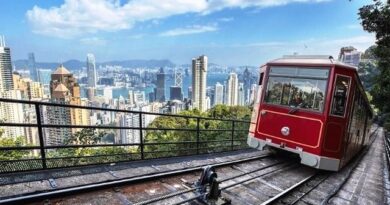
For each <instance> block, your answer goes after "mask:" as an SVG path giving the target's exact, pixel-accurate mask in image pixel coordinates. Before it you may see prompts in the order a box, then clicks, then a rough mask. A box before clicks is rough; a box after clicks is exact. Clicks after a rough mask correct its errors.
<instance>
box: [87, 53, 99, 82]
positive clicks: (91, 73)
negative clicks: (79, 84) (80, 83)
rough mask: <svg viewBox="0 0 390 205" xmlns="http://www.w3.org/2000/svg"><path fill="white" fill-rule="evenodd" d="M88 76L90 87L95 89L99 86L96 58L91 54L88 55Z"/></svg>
mask: <svg viewBox="0 0 390 205" xmlns="http://www.w3.org/2000/svg"><path fill="white" fill-rule="evenodd" d="M87 75H88V87H91V88H94V87H96V84H97V74H96V62H95V56H94V55H93V54H91V53H89V54H87Z"/></svg>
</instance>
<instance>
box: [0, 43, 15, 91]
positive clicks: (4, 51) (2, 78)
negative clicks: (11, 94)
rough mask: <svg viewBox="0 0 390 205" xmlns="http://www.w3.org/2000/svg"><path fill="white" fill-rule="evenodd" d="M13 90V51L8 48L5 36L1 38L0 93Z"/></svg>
mask: <svg viewBox="0 0 390 205" xmlns="http://www.w3.org/2000/svg"><path fill="white" fill-rule="evenodd" d="M13 89H14V84H13V81H12V64H11V50H10V48H8V47H6V45H5V39H4V36H3V37H1V36H0V92H3V91H7V90H13Z"/></svg>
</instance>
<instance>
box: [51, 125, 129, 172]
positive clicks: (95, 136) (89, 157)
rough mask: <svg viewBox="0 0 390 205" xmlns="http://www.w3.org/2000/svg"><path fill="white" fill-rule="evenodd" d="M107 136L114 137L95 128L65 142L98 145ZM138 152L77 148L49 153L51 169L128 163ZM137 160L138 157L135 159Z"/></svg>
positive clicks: (119, 148)
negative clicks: (120, 162)
mask: <svg viewBox="0 0 390 205" xmlns="http://www.w3.org/2000/svg"><path fill="white" fill-rule="evenodd" d="M107 135H112V133H108V132H105V131H97V130H96V129H93V128H85V129H82V130H80V131H77V132H75V133H74V134H73V135H71V136H70V137H69V138H67V139H66V140H64V144H65V145H97V144H99V143H101V142H102V140H103V139H104V138H106V136H107ZM136 151H137V148H136V147H130V148H127V147H126V148H125V147H118V146H103V147H89V146H87V147H76V148H59V149H57V150H55V151H51V152H49V153H48V156H49V157H50V158H55V159H54V160H48V162H49V167H58V166H60V167H63V166H77V165H84V164H93V163H107V162H117V161H127V160H130V159H129V158H131V159H132V154H133V153H135V152H136ZM134 158H136V157H134Z"/></svg>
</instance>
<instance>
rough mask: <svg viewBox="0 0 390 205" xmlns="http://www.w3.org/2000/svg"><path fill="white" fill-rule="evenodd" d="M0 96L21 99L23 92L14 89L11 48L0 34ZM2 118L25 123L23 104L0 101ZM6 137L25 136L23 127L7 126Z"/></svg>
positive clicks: (0, 116) (0, 117)
mask: <svg viewBox="0 0 390 205" xmlns="http://www.w3.org/2000/svg"><path fill="white" fill-rule="evenodd" d="M0 98H11V99H17V100H21V99H22V96H21V92H20V91H19V90H14V82H13V78H12V65H11V50H10V48H8V47H6V45H5V40H4V36H3V37H1V36H0ZM0 120H1V121H3V122H8V123H23V122H24V111H23V105H22V104H19V103H4V102H0ZM4 131H5V135H4V136H6V137H18V136H24V129H23V128H22V127H5V129H4Z"/></svg>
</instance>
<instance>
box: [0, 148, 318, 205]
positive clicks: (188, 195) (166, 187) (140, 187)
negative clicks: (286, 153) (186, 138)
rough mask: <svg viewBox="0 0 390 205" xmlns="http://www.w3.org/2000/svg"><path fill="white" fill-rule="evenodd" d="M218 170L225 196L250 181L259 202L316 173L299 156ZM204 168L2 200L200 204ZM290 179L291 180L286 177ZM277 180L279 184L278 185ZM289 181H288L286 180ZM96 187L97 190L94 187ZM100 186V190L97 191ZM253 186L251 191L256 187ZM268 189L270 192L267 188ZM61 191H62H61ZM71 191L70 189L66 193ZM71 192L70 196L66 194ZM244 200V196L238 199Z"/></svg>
mask: <svg viewBox="0 0 390 205" xmlns="http://www.w3.org/2000/svg"><path fill="white" fill-rule="evenodd" d="M211 166H212V167H213V169H215V172H216V173H218V180H219V182H220V187H219V188H220V190H221V191H222V193H223V195H226V193H229V192H231V191H232V190H234V189H236V188H237V187H241V188H243V187H247V189H252V188H250V187H248V186H250V184H251V183H255V184H253V186H254V187H257V188H253V189H257V191H259V190H262V191H263V193H264V195H263V196H262V198H261V199H260V198H259V199H258V200H257V201H259V200H261V201H266V200H267V199H269V198H271V197H272V196H274V195H276V194H277V193H279V192H280V191H282V190H284V189H285V188H286V186H287V185H288V186H290V185H293V184H296V183H297V182H299V181H302V179H304V178H306V177H307V176H308V174H313V173H314V172H315V170H314V169H311V168H308V167H306V166H302V165H300V164H299V161H298V159H296V158H287V159H286V158H280V157H275V156H274V155H264V156H258V157H251V158H247V159H242V160H236V161H231V162H225V163H218V164H211ZM201 172H202V168H192V169H188V170H177V171H174V172H167V173H161V174H159V175H153V176H145V177H144V179H142V180H141V179H131V180H130V179H127V180H120V181H118V182H110V183H109V184H105V186H103V185H102V184H101V185H99V186H97V185H94V186H92V185H90V186H83V187H74V188H73V190H72V192H69V191H71V190H58V191H57V192H54V193H53V192H52V193H50V192H48V193H46V192H45V193H38V194H36V195H30V196H21V197H24V198H19V200H18V199H15V198H14V199H9V200H8V201H1V202H2V203H5V202H7V203H10V202H12V203H14V204H20V203H25V202H27V201H31V200H34V201H35V203H32V204H42V202H44V203H47V204H83V203H88V204H108V203H110V204H137V205H141V204H199V203H201V202H200V200H199V199H201V198H202V197H204V196H205V195H206V194H207V193H203V194H199V190H198V188H197V187H195V186H194V185H195V183H196V182H197V181H198V180H197V179H198V178H199V175H200V174H201ZM286 179H291V180H286ZM277 181H279V182H280V183H279V184H278V183H277ZM287 181H289V182H287ZM93 188H94V189H93ZM97 189H99V190H97ZM253 189H252V192H255V190H253ZM266 189H268V191H265V192H264V190H266ZM59 191H62V192H59ZM64 191H68V192H64ZM64 194H68V195H69V196H65V197H64V196H63V195H64ZM222 197H224V198H225V199H226V202H227V201H231V203H232V204H243V203H238V202H237V201H235V200H237V198H236V197H235V198H233V196H226V197H225V196H222ZM239 200H243V199H239ZM244 204H253V201H251V200H245V203H244Z"/></svg>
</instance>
